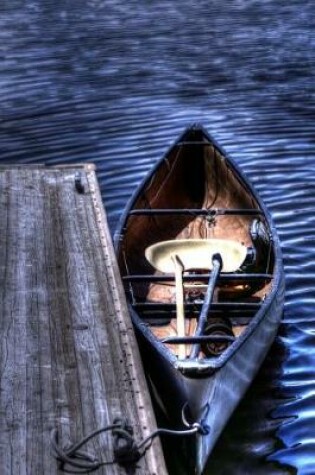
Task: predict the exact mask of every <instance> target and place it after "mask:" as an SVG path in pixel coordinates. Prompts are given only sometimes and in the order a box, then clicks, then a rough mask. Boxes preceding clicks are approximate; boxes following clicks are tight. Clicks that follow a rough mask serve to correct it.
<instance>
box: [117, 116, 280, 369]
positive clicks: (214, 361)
mask: <svg viewBox="0 0 315 475" xmlns="http://www.w3.org/2000/svg"><path fill="white" fill-rule="evenodd" d="M192 130H196V131H197V130H198V131H201V132H202V133H203V135H204V137H205V138H206V140H208V142H209V143H210V145H213V146H214V148H215V149H216V150H217V151H218V152H219V153H220V154H221V155H222V156H223V157H224V159H225V160H226V162H227V166H229V167H230V168H231V170H232V171H233V172H234V173H235V176H236V177H237V179H238V180H239V181H240V183H241V184H242V186H243V187H244V189H245V190H246V191H247V192H248V193H250V194H251V195H252V196H253V198H254V199H255V200H256V202H257V205H258V206H259V208H260V209H261V210H262V212H263V215H264V218H265V219H266V222H267V223H268V226H269V228H270V234H271V241H272V245H273V250H274V255H275V262H274V271H273V274H272V277H273V278H272V288H271V290H270V292H269V294H268V295H267V297H266V299H265V300H263V301H262V305H261V307H260V308H259V310H258V311H257V313H256V314H255V316H254V317H253V318H252V319H251V321H250V323H249V324H248V326H247V327H246V330H245V331H244V332H243V333H242V334H241V335H240V336H239V337H238V338H237V339H236V340H235V341H234V342H233V343H232V344H231V345H230V346H229V347H228V348H227V349H226V350H225V351H224V352H223V353H222V354H221V355H220V356H218V357H215V358H204V359H202V360H198V362H200V367H202V368H203V371H202V372H203V373H204V372H205V373H207V374H210V373H211V374H212V373H213V372H215V371H217V370H219V369H220V368H222V367H223V366H224V365H225V364H226V363H228V361H229V360H230V359H231V358H232V356H233V355H234V354H235V352H236V351H238V350H239V349H240V348H241V347H242V346H243V344H244V343H245V342H246V341H247V339H248V338H250V337H251V335H252V334H253V332H254V330H255V329H256V328H257V326H258V325H259V324H260V322H261V320H263V318H264V316H265V314H266V312H267V311H268V309H269V308H270V307H271V305H272V303H273V301H274V299H275V298H276V295H277V292H278V291H279V289H280V290H281V292H283V290H282V289H281V284H284V272H283V264H282V252H281V247H280V241H279V237H278V233H277V230H276V227H275V224H274V222H273V219H272V216H271V213H270V212H269V210H268V209H267V207H266V205H265V204H264V202H263V200H262V199H261V198H260V196H259V194H258V193H257V191H256V190H255V189H254V187H253V186H252V184H251V183H250V181H249V180H248V178H247V176H246V175H245V174H243V173H242V171H241V169H240V167H239V166H238V165H237V163H235V161H234V160H233V159H232V158H231V157H230V156H229V154H228V153H227V152H226V151H225V149H224V147H222V146H221V145H219V144H218V143H217V141H216V140H215V139H214V138H213V137H212V135H211V134H209V133H208V132H207V131H206V130H205V129H204V127H203V126H202V125H200V124H193V125H192V126H188V127H187V128H186V129H185V130H184V131H183V133H182V134H181V135H180V137H179V138H178V139H177V140H176V141H175V142H173V143H172V144H171V145H170V147H169V148H168V149H167V151H166V152H165V153H164V155H163V157H162V158H161V159H159V160H158V161H157V162H156V164H155V165H154V166H153V167H152V168H151V170H150V171H149V173H147V174H146V175H145V177H144V178H143V179H142V180H141V182H140V184H139V186H138V187H137V188H136V190H135V191H134V192H133V194H132V197H131V198H130V201H129V203H128V204H127V206H126V208H125V210H124V212H123V214H122V216H121V218H120V220H119V222H118V224H117V227H116V231H115V233H114V248H115V252H116V255H118V252H119V246H120V242H121V240H122V237H123V233H122V231H123V230H124V229H125V225H126V223H127V221H128V217H129V215H130V211H131V210H132V208H133V206H134V204H135V202H136V200H137V199H138V197H139V196H140V194H141V190H143V188H144V187H145V186H146V184H148V183H149V182H150V180H151V179H152V177H153V176H154V174H155V173H156V171H157V169H158V168H159V167H160V166H161V164H162V163H163V162H164V161H165V160H167V158H168V156H169V155H170V153H171V151H172V150H173V149H174V148H175V147H177V146H178V145H180V142H183V138H184V137H185V136H186V135H187V133H188V132H190V131H192ZM188 143H189V142H186V144H187V145H188ZM192 143H193V141H192ZM205 144H206V142H205ZM281 298H283V297H281ZM128 308H129V309H130V313H131V315H132V320H133V322H134V323H135V325H136V327H137V328H138V330H139V331H140V332H141V333H142V334H143V335H144V337H145V338H147V339H148V340H149V341H150V343H151V344H152V345H153V346H154V347H155V348H156V350H157V351H158V352H159V353H160V354H162V355H163V356H164V358H166V359H167V360H168V361H169V362H170V363H171V364H172V365H173V366H174V367H175V368H177V369H179V370H181V363H184V364H185V368H187V367H188V366H189V360H181V359H178V358H177V356H175V355H174V354H173V353H172V352H171V351H170V350H169V349H168V348H167V347H166V346H165V344H164V343H162V342H161V341H159V340H158V339H157V337H156V336H155V335H154V334H153V333H152V332H151V330H149V329H148V328H147V325H146V324H145V323H144V322H143V321H142V320H141V318H140V316H139V315H138V313H137V312H136V311H135V310H134V309H133V308H132V306H131V304H130V302H128ZM193 362H194V360H192V363H193ZM194 366H195V364H194Z"/></svg>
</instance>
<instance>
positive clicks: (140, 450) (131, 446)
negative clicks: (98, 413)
mask: <svg viewBox="0 0 315 475" xmlns="http://www.w3.org/2000/svg"><path fill="white" fill-rule="evenodd" d="M184 408H185V406H184ZM184 408H183V411H182V417H183V422H184V424H185V425H186V426H187V427H188V428H187V429H184V430H172V429H164V428H158V429H156V430H155V431H153V432H152V433H151V434H149V435H148V436H147V437H145V438H144V439H143V440H142V441H140V442H139V443H138V444H137V443H136V442H135V440H134V437H133V429H132V427H131V426H130V425H129V424H128V421H127V420H124V419H115V420H114V422H113V424H111V425H108V426H106V427H102V428H100V429H97V430H95V431H93V432H91V433H90V434H89V435H87V436H85V437H83V438H82V439H81V440H80V441H79V442H77V443H76V444H72V445H68V446H64V447H62V446H61V445H60V444H59V435H58V430H57V429H53V430H52V432H51V447H52V450H53V455H54V456H55V458H56V459H57V460H58V461H59V462H60V467H59V468H60V469H61V470H64V471H66V472H68V473H87V472H89V471H92V470H96V469H97V468H99V467H101V466H104V465H111V464H114V463H117V464H120V465H130V464H133V463H135V462H137V461H138V460H140V458H141V457H143V455H144V454H145V452H146V451H147V450H148V448H149V447H150V446H151V443H152V441H153V439H154V438H155V437H157V436H159V435H168V436H177V437H185V436H190V435H193V434H196V433H197V432H199V433H200V434H202V435H205V434H206V433H208V428H206V427H205V426H203V425H202V424H200V423H198V422H195V423H193V424H189V423H187V420H186V418H185V416H184ZM103 432H112V434H113V437H114V443H113V452H114V459H113V460H112V461H101V460H98V459H97V458H95V457H94V456H93V455H91V454H90V453H88V452H83V451H81V450H80V449H81V447H82V446H83V445H85V444H86V443H87V442H88V441H89V440H91V439H92V438H94V437H96V436H98V435H99V434H101V433H103ZM66 465H67V466H68V467H71V468H74V469H76V470H75V471H71V470H69V469H68V468H67V469H65V466H66ZM78 469H79V471H78Z"/></svg>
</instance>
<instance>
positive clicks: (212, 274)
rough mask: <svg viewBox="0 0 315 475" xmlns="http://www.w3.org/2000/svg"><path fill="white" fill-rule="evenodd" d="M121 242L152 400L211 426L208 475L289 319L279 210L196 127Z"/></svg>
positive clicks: (174, 415) (131, 210)
mask: <svg viewBox="0 0 315 475" xmlns="http://www.w3.org/2000/svg"><path fill="white" fill-rule="evenodd" d="M115 246H116V250H117V255H118V261H119V266H120V271H121V275H122V278H123V281H124V285H125V289H126V295H127V300H128V304H129V307H130V312H131V317H132V320H133V323H134V326H135V328H136V331H137V335H138V338H139V344H140V349H141V352H142V357H143V361H144V365H145V369H146V373H147V376H148V380H149V382H150V384H151V388H152V393H153V394H154V396H155V398H156V400H157V401H158V403H159V405H160V407H162V408H163V410H164V412H165V413H166V415H167V416H168V417H169V420H170V423H172V424H173V426H176V425H177V426H178V427H180V424H183V421H187V419H188V420H189V421H191V422H198V423H199V424H200V425H201V426H202V428H203V429H204V430H201V431H200V432H199V433H198V434H197V435H196V436H195V437H194V441H193V443H192V444H191V445H192V446H193V447H194V458H195V460H194V467H195V473H198V474H200V473H202V471H203V469H204V466H205V463H206V461H207V459H208V456H209V454H210V452H211V450H212V448H213V446H214V444H215V442H216V440H217V438H218V437H219V435H220V433H221V432H222V430H223V428H224V426H225V424H226V422H227V421H228V419H229V417H230V416H231V414H232V412H233V410H234V409H235V407H236V405H237V404H238V402H239V401H240V399H241V398H242V396H243V395H244V393H245V391H246V389H247V388H248V386H249V384H250V383H251V381H252V379H253V377H254V375H255V373H256V372H257V370H258V368H259V366H260V365H261V363H262V361H263V359H264V358H265V355H266V353H267V351H268V348H269V346H270V345H271V343H272V341H273V339H274V337H275V334H276V331H277V328H278V325H279V321H280V318H281V314H282V307H283V298H284V297H283V296H284V275H283V269H282V260H281V252H280V246H279V241H278V237H277V234H276V231H275V228H274V225H273V223H272V220H271V217H270V214H269V213H268V211H267V210H266V208H265V206H264V204H263V203H262V202H261V200H260V199H259V197H258V196H257V194H256V193H255V191H254V190H253V188H252V187H251V185H250V184H249V183H248V182H247V181H246V179H245V178H244V177H243V175H242V174H241V173H240V171H239V169H238V167H237V166H236V165H235V164H234V163H233V162H232V161H231V160H230V159H229V158H227V156H226V154H225V153H224V152H223V151H222V149H221V148H220V147H219V146H218V145H217V144H216V142H215V141H214V140H213V139H212V138H211V137H210V136H209V135H208V134H207V132H206V131H205V130H204V129H203V128H202V127H200V126H197V125H196V126H193V127H190V128H189V129H187V130H186V131H185V132H184V133H183V134H182V135H181V137H180V138H179V140H178V141H177V142H176V143H175V144H174V145H173V146H172V147H171V148H170V150H169V151H168V152H167V153H166V155H165V156H164V157H163V159H162V160H161V161H160V162H159V163H158V164H157V165H156V166H155V167H154V169H153V170H152V172H151V173H150V174H149V176H148V177H147V178H146V179H145V181H144V183H143V184H142V185H141V187H140V188H139V190H138V191H137V192H136V194H135V196H134V197H133V198H132V200H131V203H130V205H129V207H128V209H127V210H126V212H125V214H124V216H123V218H122V220H121V223H120V227H119V230H118V233H116V239H115Z"/></svg>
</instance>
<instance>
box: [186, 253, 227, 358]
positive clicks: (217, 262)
mask: <svg viewBox="0 0 315 475" xmlns="http://www.w3.org/2000/svg"><path fill="white" fill-rule="evenodd" d="M222 265H223V262H222V257H221V255H220V254H213V256H212V272H211V275H210V277H209V281H208V287H207V292H206V295H205V299H204V302H203V304H202V308H201V312H200V316H199V320H198V324H197V328H196V331H195V335H194V336H197V337H198V336H201V335H202V334H203V333H204V330H205V326H206V324H207V318H208V313H209V308H210V305H211V302H212V299H213V294H214V289H215V286H216V283H217V280H218V278H219V276H220V272H221V269H222ZM199 352H200V343H197V344H196V345H194V346H193V347H192V350H191V353H190V358H197V357H198V354H199Z"/></svg>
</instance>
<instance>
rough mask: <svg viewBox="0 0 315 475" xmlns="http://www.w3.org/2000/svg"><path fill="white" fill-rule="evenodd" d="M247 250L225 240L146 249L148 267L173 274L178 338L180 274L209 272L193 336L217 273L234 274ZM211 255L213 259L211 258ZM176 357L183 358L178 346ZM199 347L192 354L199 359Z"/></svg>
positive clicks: (181, 300)
mask: <svg viewBox="0 0 315 475" xmlns="http://www.w3.org/2000/svg"><path fill="white" fill-rule="evenodd" d="M246 253H247V248H246V247H245V246H244V245H243V244H241V243H239V242H236V241H232V240H228V239H214V238H213V239H178V240H177V239H175V240H172V241H161V242H157V243H155V244H152V245H151V246H149V247H147V248H146V250H145V256H146V258H147V260H148V261H149V262H150V264H151V265H152V266H153V267H155V268H156V269H157V270H159V271H161V272H164V273H173V272H174V271H175V272H174V273H175V293H176V318H177V333H178V336H179V337H184V336H185V314H184V290H183V271H184V270H189V269H209V270H211V271H212V272H211V276H210V279H209V283H208V288H207V293H206V297H205V302H204V304H203V306H202V310H201V315H200V318H199V322H198V324H197V332H196V336H198V335H199V336H200V335H201V334H202V332H203V331H204V327H205V322H206V320H207V314H208V313H209V307H210V304H211V301H212V298H213V293H214V289H215V285H216V282H217V280H218V277H219V275H220V272H221V271H222V272H235V271H236V270H237V269H239V267H240V266H241V264H242V263H243V262H244V260H245V258H246ZM211 256H212V259H210V257H211ZM179 348H180V349H179V357H180V358H185V357H186V351H185V347H184V346H183V347H182V345H179ZM199 348H200V345H197V344H196V345H194V347H193V350H192V353H193V354H194V355H195V356H193V357H194V358H195V357H197V356H198V352H199ZM191 358H192V356H191Z"/></svg>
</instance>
